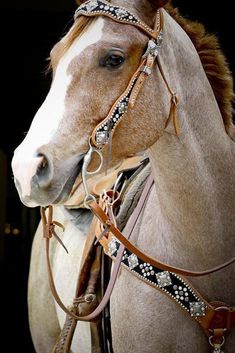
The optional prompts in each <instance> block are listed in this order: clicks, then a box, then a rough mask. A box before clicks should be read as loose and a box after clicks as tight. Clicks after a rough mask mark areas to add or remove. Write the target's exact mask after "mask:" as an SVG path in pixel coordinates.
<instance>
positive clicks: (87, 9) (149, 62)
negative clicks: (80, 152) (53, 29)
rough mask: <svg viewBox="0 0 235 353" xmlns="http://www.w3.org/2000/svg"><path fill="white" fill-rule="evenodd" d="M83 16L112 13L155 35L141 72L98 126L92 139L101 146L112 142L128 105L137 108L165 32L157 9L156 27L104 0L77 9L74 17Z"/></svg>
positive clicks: (119, 18) (133, 77)
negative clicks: (136, 105)
mask: <svg viewBox="0 0 235 353" xmlns="http://www.w3.org/2000/svg"><path fill="white" fill-rule="evenodd" d="M80 15H85V16H98V15H101V16H108V17H110V18H112V19H113V20H114V21H117V22H121V23H124V24H132V25H134V26H136V27H138V28H140V29H142V30H143V31H144V32H145V33H146V34H148V36H149V37H150V38H151V39H150V40H149V42H148V46H147V50H146V52H145V53H144V55H143V57H142V60H141V63H140V65H139V67H138V69H137V71H136V72H135V73H134V75H133V76H132V78H131V79H130V82H129V84H128V87H127V88H126V90H125V91H124V92H123V93H122V95H121V96H120V97H119V98H118V99H117V100H116V102H115V103H114V105H113V106H112V108H111V109H110V111H109V114H108V116H107V117H106V118H104V119H103V120H102V122H101V123H100V124H99V125H98V126H96V128H95V129H94V131H93V133H92V135H91V142H92V143H93V144H94V145H95V146H96V147H97V148H99V149H101V148H102V147H103V146H104V145H106V144H107V143H108V141H109V139H110V137H111V135H112V134H113V132H114V130H115V128H116V126H117V125H118V123H119V122H120V121H121V119H122V118H123V116H124V115H125V113H126V112H127V110H128V108H129V107H130V106H131V107H132V108H133V106H134V103H135V101H136V98H137V96H138V93H139V91H140V89H141V87H142V85H143V82H144V80H145V78H146V77H147V76H149V75H150V74H151V68H152V66H153V64H154V62H155V60H156V58H157V56H158V52H159V49H160V47H161V44H162V37H163V32H162V30H161V14H160V11H157V13H156V21H155V28H154V29H152V28H150V27H149V26H147V25H146V24H145V23H143V22H142V21H141V20H140V19H139V18H138V17H137V16H135V15H133V14H132V13H131V12H130V11H129V10H127V9H125V8H123V7H118V6H114V5H112V4H110V3H109V2H107V1H104V0H102V1H101V0H90V1H87V2H85V3H84V4H82V5H81V6H79V8H78V9H77V10H76V12H75V15H74V18H75V19H76V18H77V17H79V16H80ZM130 99H131V102H130Z"/></svg>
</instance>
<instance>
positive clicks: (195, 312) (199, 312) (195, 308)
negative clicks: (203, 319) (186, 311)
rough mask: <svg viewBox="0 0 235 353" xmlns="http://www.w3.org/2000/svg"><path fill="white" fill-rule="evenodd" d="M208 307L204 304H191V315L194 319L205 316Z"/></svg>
mask: <svg viewBox="0 0 235 353" xmlns="http://www.w3.org/2000/svg"><path fill="white" fill-rule="evenodd" d="M205 310H206V306H205V303H203V302H191V303H190V314H191V316H193V317H200V316H205Z"/></svg>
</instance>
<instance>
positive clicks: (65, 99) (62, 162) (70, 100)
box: [12, 0, 167, 207]
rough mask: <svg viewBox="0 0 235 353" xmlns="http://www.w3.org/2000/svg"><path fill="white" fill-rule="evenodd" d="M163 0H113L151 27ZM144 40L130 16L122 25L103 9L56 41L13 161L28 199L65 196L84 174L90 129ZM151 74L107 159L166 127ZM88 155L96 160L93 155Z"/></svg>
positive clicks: (141, 145) (132, 150) (148, 141)
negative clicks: (41, 94) (40, 96)
mask: <svg viewBox="0 0 235 353" xmlns="http://www.w3.org/2000/svg"><path fill="white" fill-rule="evenodd" d="M166 3H167V1H160V0H159V1H157V0H145V1H130V2H128V3H126V2H125V1H117V5H118V6H122V5H127V9H128V10H130V11H131V12H132V13H133V14H134V15H136V16H138V18H140V19H141V20H142V21H143V22H144V23H146V24H147V25H148V26H150V27H152V26H153V25H154V21H155V17H156V11H157V9H158V8H159V7H162V6H163V5H165V4H166ZM148 40H149V38H148V36H147V35H146V33H144V32H143V31H141V30H140V29H139V28H137V27H136V26H132V25H131V24H124V25H123V24H122V25H120V23H118V22H115V21H113V20H112V19H111V18H108V17H106V16H104V17H103V16H97V17H95V18H94V17H92V18H89V17H84V16H80V17H78V18H77V19H75V22H74V24H73V26H72V28H71V29H70V30H69V32H68V33H67V34H66V35H65V36H64V37H63V38H62V39H61V40H60V41H59V42H58V43H57V44H56V45H55V46H54V47H53V49H52V51H51V53H50V57H51V67H52V71H53V80H52V84H51V87H50V90H49V93H48V95H47V97H46V99H45V101H44V102H43V104H42V106H41V107H40V108H39V110H38V112H37V113H36V115H35V117H34V119H33V121H32V124H31V127H30V129H29V131H28V133H27V135H26V137H25V139H24V140H23V142H22V143H21V144H20V145H19V147H18V148H17V149H16V150H15V153H14V157H13V161H12V167H13V172H14V177H15V184H16V187H17V189H18V192H19V195H20V197H21V200H22V202H23V203H24V204H25V205H27V206H31V207H34V206H37V205H47V204H58V203H63V202H64V201H65V200H66V199H68V197H69V194H70V192H71V189H72V187H73V185H74V183H75V180H76V178H79V176H80V174H81V173H80V172H81V168H82V163H83V158H84V155H85V154H86V152H87V150H88V148H89V139H90V136H91V134H92V131H93V130H94V128H95V127H96V126H97V125H98V124H99V123H100V122H102V121H103V119H104V118H105V117H106V116H107V114H108V113H109V111H110V108H111V107H112V105H113V104H114V102H115V101H116V99H117V98H118V97H119V96H120V95H121V94H122V92H123V91H124V90H125V88H126V87H127V85H128V82H129V80H130V78H131V77H132V75H133V73H134V72H135V70H136V69H137V68H138V66H139V64H140V62H141V57H142V55H143V53H144V51H145V49H146V46H147V44H148ZM154 69H155V68H154ZM153 80H154V75H152V76H151V77H149V79H148V81H147V82H146V83H145V85H144V88H143V90H142V91H141V93H140V95H139V97H138V99H137V102H136V105H135V107H134V109H129V110H128V111H127V112H126V114H125V117H124V119H123V120H122V121H121V122H120V124H119V125H118V127H117V130H116V131H115V134H114V135H113V139H112V146H113V148H112V151H113V152H112V158H111V163H112V164H115V163H118V162H119V161H120V160H122V159H123V158H125V157H127V156H130V155H133V154H136V153H138V152H140V151H143V150H146V149H147V148H148V147H149V146H151V145H152V144H153V143H154V142H155V141H156V140H157V138H158V137H159V136H160V135H161V132H162V130H163V129H164V124H165V119H166V114H163V112H164V106H163V104H161V102H160V101H161V99H160V97H161V95H162V94H161V92H160V88H159V90H156V89H155V88H154V89H153ZM160 87H161V85H160ZM159 100H160V101H159ZM158 113H159V114H158ZM92 163H93V165H94V166H95V163H97V161H96V160H95V158H94V160H93V161H92Z"/></svg>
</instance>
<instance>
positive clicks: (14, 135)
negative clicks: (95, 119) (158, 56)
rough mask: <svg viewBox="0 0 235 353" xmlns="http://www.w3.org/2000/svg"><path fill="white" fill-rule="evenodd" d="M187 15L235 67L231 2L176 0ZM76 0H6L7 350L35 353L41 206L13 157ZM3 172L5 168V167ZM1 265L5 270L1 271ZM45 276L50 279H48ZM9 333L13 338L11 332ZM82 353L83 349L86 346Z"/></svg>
mask: <svg viewBox="0 0 235 353" xmlns="http://www.w3.org/2000/svg"><path fill="white" fill-rule="evenodd" d="M174 3H175V4H176V5H177V6H179V7H180V9H181V10H182V13H183V14H185V15H186V16H188V17H190V18H192V19H196V20H199V21H201V22H203V23H204V24H205V25H206V27H207V29H208V30H209V31H211V32H213V33H216V34H217V35H218V37H219V38H220V42H221V45H222V48H223V50H224V52H225V54H226V55H227V58H228V61H229V63H230V67H231V69H232V71H233V72H235V56H234V52H233V47H232V43H233V42H234V39H233V34H234V32H232V30H233V22H234V20H233V18H232V11H231V10H229V9H228V8H227V7H222V6H220V7H217V6H216V5H214V4H215V2H214V1H212V0H210V1H207V2H206V3H207V9H205V5H204V4H205V1H193V0H188V1H183V0H175V1H174ZM75 8H76V6H75V3H74V2H73V0H64V1H62V0H60V1H59V0H47V1H46V0H43V1H42V0H40V1H38V2H35V1H32V0H24V1H23V0H21V1H17V0H14V1H9V0H4V1H3V0H1V3H0V9H1V21H0V26H1V27H0V28H1V29H0V31H1V32H0V33H1V54H0V56H1V60H2V63H1V68H2V70H1V81H0V82H1V88H2V93H1V94H3V93H4V97H3V99H2V101H1V138H0V149H1V150H2V151H3V152H4V153H5V155H6V157H7V167H8V178H7V199H6V219H5V223H6V227H5V232H4V234H0V235H1V237H3V239H4V243H5V246H4V248H5V251H4V258H3V260H4V261H3V267H2V268H3V270H4V272H3V274H2V273H1V276H2V277H1V278H3V286H2V287H1V288H2V289H1V302H0V304H1V306H2V309H1V310H2V314H3V318H4V319H3V323H4V327H5V328H4V331H3V337H2V340H1V343H2V344H3V342H5V344H6V345H7V347H8V348H7V349H6V350H5V351H6V352H9V353H11V352H14V351H15V350H16V349H17V350H20V349H22V350H23V352H24V353H27V352H29V353H34V349H33V346H32V343H31V340H30V335H29V330H28V320H27V309H26V308H27V276H28V266H29V256H30V247H31V241H32V237H33V234H34V231H35V228H36V226H37V223H38V219H39V213H38V209H34V210H30V209H27V208H26V207H23V206H22V205H21V203H20V201H19V199H18V196H17V193H16V191H15V188H14V185H13V181H12V173H11V169H10V160H11V158H12V154H13V150H14V148H15V147H16V146H17V145H18V144H19V143H20V142H21V140H22V138H23V136H24V134H25V132H26V131H27V130H28V128H29V124H30V121H31V119H32V118H33V116H34V114H35V112H36V111H37V109H38V107H39V106H40V104H41V103H42V102H43V100H44V98H45V96H46V93H47V91H48V88H49V85H50V76H45V68H46V64H47V63H46V60H45V59H46V57H47V56H48V54H49V51H50V48H51V47H52V45H53V44H54V43H55V42H56V41H57V40H58V39H59V37H60V36H61V35H62V34H63V33H64V32H65V30H66V28H68V27H69V25H70V24H71V23H72V17H73V10H74V9H75ZM0 172H2V171H0ZM2 268H1V272H2ZM45 280H46V279H45ZM7 334H9V338H10V340H9V339H6V335H7ZM81 353H82V352H81Z"/></svg>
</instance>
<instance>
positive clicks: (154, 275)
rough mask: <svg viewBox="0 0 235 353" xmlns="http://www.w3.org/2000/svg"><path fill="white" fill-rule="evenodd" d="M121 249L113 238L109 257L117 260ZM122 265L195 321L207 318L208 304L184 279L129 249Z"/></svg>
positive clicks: (125, 253) (109, 245)
mask: <svg viewBox="0 0 235 353" xmlns="http://www.w3.org/2000/svg"><path fill="white" fill-rule="evenodd" d="M119 247H120V243H119V241H118V240H117V239H116V238H115V237H112V239H111V241H110V242H109V244H108V255H109V256H110V257H112V258H114V259H115V258H116V256H117V253H118V249H119ZM122 265H123V266H124V267H125V268H127V269H128V270H129V271H131V272H132V273H133V274H135V275H136V276H137V277H139V278H140V279H141V280H143V281H145V282H147V283H148V284H150V285H151V286H154V287H157V288H158V289H159V290H161V291H162V292H164V293H165V294H168V295H169V296H170V297H171V298H172V299H174V300H175V301H176V302H177V303H178V304H179V305H180V306H181V307H182V308H184V309H185V310H186V311H187V312H189V314H190V315H191V316H192V317H194V318H195V319H197V318H199V317H202V316H205V314H206V309H207V305H206V303H205V302H204V301H203V300H202V299H201V298H200V297H199V296H198V294H197V293H196V292H195V291H194V290H193V289H192V287H191V286H190V284H189V283H188V282H187V281H186V280H185V279H184V278H181V277H180V276H178V275H177V274H175V273H173V272H168V271H163V270H161V269H159V268H157V267H155V266H152V265H150V264H149V263H146V262H144V261H143V260H141V259H140V258H139V257H137V256H136V255H135V254H134V253H131V252H130V251H129V250H127V249H126V250H125V252H124V256H123V258H122Z"/></svg>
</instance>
